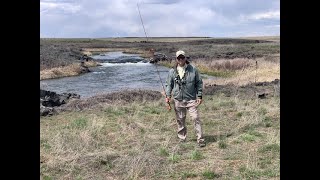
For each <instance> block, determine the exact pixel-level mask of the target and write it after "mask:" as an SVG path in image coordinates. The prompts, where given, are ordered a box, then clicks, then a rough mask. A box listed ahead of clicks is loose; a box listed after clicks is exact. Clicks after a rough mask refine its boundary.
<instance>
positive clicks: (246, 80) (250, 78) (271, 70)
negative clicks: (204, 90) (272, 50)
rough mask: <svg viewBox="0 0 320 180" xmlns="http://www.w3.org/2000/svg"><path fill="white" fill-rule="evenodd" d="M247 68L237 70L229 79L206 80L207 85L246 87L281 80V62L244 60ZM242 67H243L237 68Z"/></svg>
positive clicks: (259, 59)
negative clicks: (256, 83) (251, 84)
mask: <svg viewBox="0 0 320 180" xmlns="http://www.w3.org/2000/svg"><path fill="white" fill-rule="evenodd" d="M242 61H244V62H245V63H244V64H245V66H246V67H245V68H243V69H241V68H240V69H238V70H235V74H234V75H233V76H232V77H229V78H216V79H204V80H203V81H204V83H205V85H214V84H217V85H225V84H233V85H239V86H241V85H246V84H250V83H254V82H264V81H267V82H269V81H273V80H275V79H280V61H277V60H272V61H271V60H269V61H266V60H265V58H258V59H256V60H242ZM237 67H241V66H237Z"/></svg>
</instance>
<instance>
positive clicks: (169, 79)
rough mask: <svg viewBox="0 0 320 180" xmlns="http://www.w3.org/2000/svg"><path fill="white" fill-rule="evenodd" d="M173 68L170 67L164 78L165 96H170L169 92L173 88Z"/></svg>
mask: <svg viewBox="0 0 320 180" xmlns="http://www.w3.org/2000/svg"><path fill="white" fill-rule="evenodd" d="M173 71H174V70H173V69H170V71H169V73H168V76H167V79H166V83H165V89H166V96H167V97H170V98H171V92H172V89H173V85H174V84H173V83H174V79H173Z"/></svg>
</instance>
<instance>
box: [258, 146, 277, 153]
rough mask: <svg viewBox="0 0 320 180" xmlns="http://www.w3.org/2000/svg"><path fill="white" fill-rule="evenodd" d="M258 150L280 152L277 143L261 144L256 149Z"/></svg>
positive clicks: (261, 151)
mask: <svg viewBox="0 0 320 180" xmlns="http://www.w3.org/2000/svg"><path fill="white" fill-rule="evenodd" d="M258 152H260V153H266V152H275V153H278V152H280V145H279V144H267V145H264V146H262V147H261V148H259V149H258Z"/></svg>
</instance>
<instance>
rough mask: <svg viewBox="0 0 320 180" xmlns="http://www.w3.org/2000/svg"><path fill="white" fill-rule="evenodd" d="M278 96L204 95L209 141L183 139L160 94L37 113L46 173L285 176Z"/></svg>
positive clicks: (108, 176) (62, 176)
mask: <svg viewBox="0 0 320 180" xmlns="http://www.w3.org/2000/svg"><path fill="white" fill-rule="evenodd" d="M279 105H280V99H279V97H277V96H273V97H270V98H267V99H255V98H253V99H242V98H238V97H237V96H231V97H228V96H226V95H225V94H223V93H219V94H215V95H205V96H204V104H202V105H200V106H199V111H200V116H201V120H202V125H203V129H204V134H205V139H206V140H207V146H206V147H204V148H199V147H197V144H196V136H195V133H194V130H193V123H192V122H191V120H190V117H187V127H188V137H187V141H186V142H185V143H179V142H178V139H177V136H176V123H175V119H174V112H173V111H167V110H166V109H165V104H164V100H163V98H162V99H160V100H154V101H140V102H137V101H135V102H132V103H117V102H113V103H110V104H109V103H103V104H101V105H100V107H99V108H93V109H90V108H89V109H85V110H82V111H79V112H63V113H60V114H59V115H56V116H52V117H43V118H41V120H40V127H41V133H40V152H41V161H40V168H41V169H40V170H41V174H40V175H41V178H42V179H190V178H191V179H214V178H217V179H280V178H279V176H280V155H279V152H280V119H279V118H280V112H279Z"/></svg>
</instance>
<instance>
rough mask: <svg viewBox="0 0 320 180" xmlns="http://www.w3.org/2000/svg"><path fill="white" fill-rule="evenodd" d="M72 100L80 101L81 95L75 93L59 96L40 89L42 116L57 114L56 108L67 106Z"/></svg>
mask: <svg viewBox="0 0 320 180" xmlns="http://www.w3.org/2000/svg"><path fill="white" fill-rule="evenodd" d="M70 99H80V95H78V94H75V93H62V94H57V93H55V92H52V91H46V90H42V89H40V116H47V115H53V114H56V113H57V111H56V110H55V107H58V106H61V105H63V104H66V103H67V102H69V100H70Z"/></svg>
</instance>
